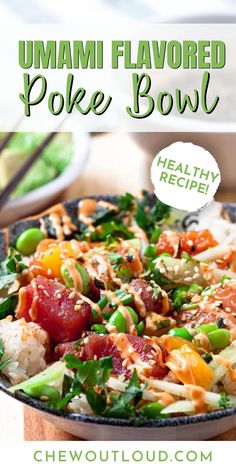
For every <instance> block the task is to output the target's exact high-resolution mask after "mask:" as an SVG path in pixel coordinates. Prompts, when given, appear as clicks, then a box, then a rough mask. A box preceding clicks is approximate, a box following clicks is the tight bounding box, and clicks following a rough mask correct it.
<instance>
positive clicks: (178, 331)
mask: <svg viewBox="0 0 236 472" xmlns="http://www.w3.org/2000/svg"><path fill="white" fill-rule="evenodd" d="M167 334H169V336H177V337H178V338H183V339H186V340H187V341H192V339H193V336H192V335H191V334H190V332H189V331H188V330H187V329H186V328H172V329H171V330H170V331H168V333H167Z"/></svg>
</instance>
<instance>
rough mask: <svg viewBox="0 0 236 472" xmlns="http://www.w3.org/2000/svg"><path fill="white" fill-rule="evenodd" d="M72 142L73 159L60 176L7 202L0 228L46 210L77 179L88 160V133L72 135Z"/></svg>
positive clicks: (1, 213)
mask: <svg viewBox="0 0 236 472" xmlns="http://www.w3.org/2000/svg"><path fill="white" fill-rule="evenodd" d="M72 140H73V144H74V153H73V157H72V159H71V162H70V164H69V165H68V166H67V167H66V168H65V170H64V171H63V172H62V174H61V175H59V176H58V177H56V178H55V179H53V180H52V181H51V182H49V183H48V184H46V185H43V186H42V187H39V188H37V189H35V190H33V191H32V192H28V193H26V194H25V195H23V196H21V197H16V198H12V199H11V200H9V201H8V202H7V203H6V205H5V206H4V207H3V209H2V210H1V211H0V226H1V227H4V226H6V225H9V224H10V223H14V222H15V221H17V220H18V219H20V218H22V217H24V216H27V215H33V214H35V213H36V212H38V211H40V210H42V209H44V208H47V207H48V206H49V205H50V204H51V203H53V202H54V201H55V200H56V199H57V198H58V196H59V195H60V194H61V193H62V192H64V191H65V190H66V189H67V188H68V187H69V186H70V185H71V184H72V183H73V182H74V181H75V180H76V179H77V178H78V177H79V175H80V174H81V172H82V171H83V169H84V166H85V164H86V162H87V160H88V155H89V145H90V137H89V134H88V133H73V134H72Z"/></svg>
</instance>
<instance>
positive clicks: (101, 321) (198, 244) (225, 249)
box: [0, 192, 236, 440]
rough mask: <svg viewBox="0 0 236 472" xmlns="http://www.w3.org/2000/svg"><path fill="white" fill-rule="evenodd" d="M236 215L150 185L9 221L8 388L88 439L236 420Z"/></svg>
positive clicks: (2, 317)
mask: <svg viewBox="0 0 236 472" xmlns="http://www.w3.org/2000/svg"><path fill="white" fill-rule="evenodd" d="M234 221H236V206H235V205H234V204H227V205H223V206H222V205H221V204H218V203H216V202H212V204H211V205H210V206H209V207H208V208H206V209H205V210H203V211H202V212H200V213H198V214H197V213H196V214H186V213H184V212H180V211H176V210H174V209H172V208H170V207H167V206H166V205H164V204H163V203H162V202H160V201H158V200H157V199H156V197H154V196H153V195H152V194H148V193H147V192H143V194H142V196H141V197H140V198H135V197H133V196H132V195H131V194H129V193H127V194H126V195H124V196H96V197H88V198H84V199H76V200H72V201H68V202H65V203H63V204H59V205H55V206H54V207H52V208H50V209H49V210H47V211H45V212H44V213H42V214H40V215H37V216H35V217H32V218H28V219H25V220H21V221H19V222H17V223H15V224H13V225H11V226H9V227H8V228H7V229H4V230H1V231H0V254H1V263H0V295H1V300H0V390H2V391H3V392H4V393H5V394H7V395H10V396H12V397H14V398H15V399H16V400H18V401H20V402H21V403H23V404H25V405H27V406H28V407H30V408H33V409H35V410H37V412H38V413H39V414H41V415H43V416H44V417H45V419H47V420H48V421H50V422H52V423H53V424H55V425H56V426H57V427H59V428H60V429H62V430H65V431H68V432H70V433H71V434H74V435H75V436H77V437H80V438H84V439H89V440H177V439H178V440H205V439H209V438H211V437H213V436H215V435H217V434H220V433H223V432H225V431H227V430H228V429H230V428H232V427H233V426H234V425H235V424H236V373H235V370H234V367H235V364H236V341H235V339H236V317H235V312H236V264H235V262H236V224H235V223H234ZM209 228H210V229H209Z"/></svg>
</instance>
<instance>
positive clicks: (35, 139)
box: [0, 132, 89, 226]
mask: <svg viewBox="0 0 236 472" xmlns="http://www.w3.org/2000/svg"><path fill="white" fill-rule="evenodd" d="M0 135H1V133H0ZM44 136H45V133H16V134H15V136H14V137H13V138H12V139H11V141H10V142H9V143H8V145H7V147H6V148H5V149H4V150H3V151H2V152H1V154H0V190H2V189H3V188H4V187H5V185H6V184H7V183H8V182H9V180H10V179H11V177H12V176H13V175H14V174H15V172H16V171H17V170H18V168H19V167H20V166H21V165H22V163H23V162H24V160H25V159H26V158H27V156H29V154H30V153H31V152H32V151H33V150H34V149H35V148H36V147H37V146H38V144H39V143H40V142H41V141H42V139H43V138H44ZM88 152H89V135H88V134H86V133H78V134H75V133H74V134H72V133H65V132H64V133H59V134H58V136H57V137H56V138H55V139H54V140H53V141H52V142H51V143H50V144H49V146H48V147H47V148H46V149H45V150H44V152H43V153H42V155H41V157H40V158H39V159H38V161H37V162H36V163H35V164H34V165H33V167H32V168H31V169H30V170H29V172H28V173H27V175H26V176H25V178H24V179H23V180H22V181H21V182H20V183H19V184H18V186H17V188H16V189H15V191H14V193H13V194H12V197H11V199H10V200H9V201H8V202H7V203H6V205H5V207H4V208H3V209H2V210H1V211H0V226H5V225H8V224H9V223H12V222H14V221H16V220H18V219H19V218H21V217H23V216H26V215H29V214H34V213H36V212H37V211H40V210H41V209H43V208H45V207H47V206H48V205H49V204H51V203H52V202H53V201H55V200H56V198H57V197H58V195H60V194H61V193H62V192H63V191H65V190H66V189H67V188H68V187H69V186H70V185H71V184H72V183H73V182H74V181H75V180H76V179H77V178H78V176H79V175H80V174H81V172H82V170H83V168H84V166H85V164H86V161H87V158H88Z"/></svg>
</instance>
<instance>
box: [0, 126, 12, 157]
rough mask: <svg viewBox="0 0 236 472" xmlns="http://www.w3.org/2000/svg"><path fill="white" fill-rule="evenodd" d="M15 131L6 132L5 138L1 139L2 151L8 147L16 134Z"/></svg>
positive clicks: (0, 149) (0, 150)
mask: <svg viewBox="0 0 236 472" xmlns="http://www.w3.org/2000/svg"><path fill="white" fill-rule="evenodd" d="M14 134H15V131H10V132H9V133H6V134H5V135H4V136H3V138H2V139H1V141H0V152H2V150H3V149H4V148H5V147H6V145H7V144H8V143H9V141H10V140H11V138H12V137H13V136H14Z"/></svg>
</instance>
